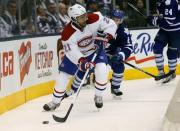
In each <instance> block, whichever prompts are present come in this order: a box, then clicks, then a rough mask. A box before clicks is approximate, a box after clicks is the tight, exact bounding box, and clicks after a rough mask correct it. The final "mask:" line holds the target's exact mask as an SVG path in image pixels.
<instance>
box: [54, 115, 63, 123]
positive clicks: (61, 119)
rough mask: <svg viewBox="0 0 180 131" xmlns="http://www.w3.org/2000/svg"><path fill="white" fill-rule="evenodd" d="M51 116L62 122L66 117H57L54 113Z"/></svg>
mask: <svg viewBox="0 0 180 131" xmlns="http://www.w3.org/2000/svg"><path fill="white" fill-rule="evenodd" d="M52 116H53V119H54V120H55V121H56V122H60V123H64V122H65V121H66V119H67V118H66V117H63V118H61V117H58V116H56V115H52Z"/></svg>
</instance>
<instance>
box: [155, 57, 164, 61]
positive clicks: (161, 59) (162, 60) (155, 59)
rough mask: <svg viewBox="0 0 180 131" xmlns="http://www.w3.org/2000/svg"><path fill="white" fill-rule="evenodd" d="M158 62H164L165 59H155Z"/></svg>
mask: <svg viewBox="0 0 180 131" xmlns="http://www.w3.org/2000/svg"><path fill="white" fill-rule="evenodd" d="M155 60H156V61H164V58H155Z"/></svg>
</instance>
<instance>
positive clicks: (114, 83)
mask: <svg viewBox="0 0 180 131" xmlns="http://www.w3.org/2000/svg"><path fill="white" fill-rule="evenodd" d="M112 85H113V86H120V85H121V83H117V82H112Z"/></svg>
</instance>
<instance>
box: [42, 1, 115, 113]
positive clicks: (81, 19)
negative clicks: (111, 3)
mask: <svg viewBox="0 0 180 131" xmlns="http://www.w3.org/2000/svg"><path fill="white" fill-rule="evenodd" d="M68 15H69V17H70V18H71V22H70V23H69V24H68V25H67V26H66V27H65V28H64V30H63V32H62V37H61V40H62V44H63V49H64V51H65V56H64V58H63V60H62V63H61V64H60V66H59V75H58V77H57V79H56V84H55V88H54V92H53V98H52V101H51V102H49V103H47V104H45V105H44V106H43V108H44V110H46V111H50V110H55V109H56V108H57V107H58V106H59V105H60V103H61V101H62V99H63V97H64V94H65V92H66V87H67V85H68V83H69V79H70V78H71V77H72V75H73V76H74V75H75V76H74V77H75V78H74V83H73V87H74V91H76V90H77V89H78V87H79V85H80V83H81V81H82V79H83V76H84V74H85V71H86V70H87V69H92V68H93V67H94V72H95V77H96V79H95V96H94V101H95V105H96V107H97V108H102V106H103V99H102V97H103V91H104V90H105V89H106V84H107V81H108V69H107V56H106V53H105V50H104V48H101V46H103V44H102V43H106V42H107V41H108V40H109V39H112V38H113V36H114V35H115V32H116V29H117V26H116V24H115V22H114V21H113V20H111V19H109V18H106V17H104V16H102V15H101V14H100V13H91V14H87V12H86V9H85V8H84V7H83V6H81V5H79V4H75V5H73V6H71V7H69V9H68ZM98 30H100V31H103V32H104V34H105V35H104V38H103V39H98V40H96V38H98V37H97V32H98ZM97 49H98V54H97V56H96V59H95V61H94V62H93V63H92V62H91V59H92V57H93V56H94V53H95V52H96V50H97Z"/></svg>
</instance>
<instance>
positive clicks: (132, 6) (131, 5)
mask: <svg viewBox="0 0 180 131" xmlns="http://www.w3.org/2000/svg"><path fill="white" fill-rule="evenodd" d="M127 4H128V5H129V6H130V7H131V8H132V9H134V10H135V11H136V12H137V13H139V14H140V15H141V16H143V17H144V19H146V18H147V16H145V15H144V14H143V13H141V12H140V11H139V10H138V9H137V8H136V7H135V6H134V5H133V4H131V3H129V2H127Z"/></svg>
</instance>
